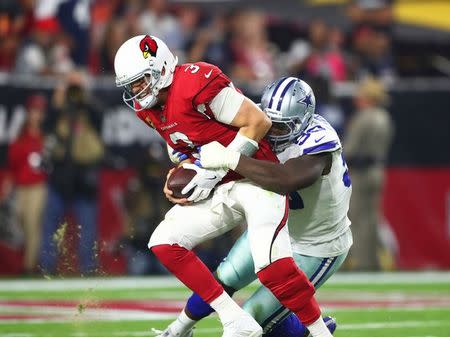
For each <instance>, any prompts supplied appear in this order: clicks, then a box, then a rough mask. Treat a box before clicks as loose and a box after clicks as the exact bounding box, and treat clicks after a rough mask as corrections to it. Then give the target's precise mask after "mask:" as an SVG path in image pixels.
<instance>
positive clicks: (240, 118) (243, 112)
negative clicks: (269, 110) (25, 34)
mask: <svg viewBox="0 0 450 337" xmlns="http://www.w3.org/2000/svg"><path fill="white" fill-rule="evenodd" d="M230 125H232V126H234V127H237V128H239V133H240V134H241V135H242V136H245V137H247V138H249V139H252V140H254V141H256V142H259V141H260V140H261V139H262V138H264V136H265V135H266V133H267V131H269V129H270V127H271V126H272V122H271V121H270V118H269V117H267V115H266V114H265V113H264V112H263V111H262V110H261V109H260V108H259V107H258V106H257V105H256V104H255V103H253V102H252V101H251V100H250V99H248V98H247V97H244V98H243V101H242V104H241V106H240V107H239V110H238V111H237V113H236V116H235V117H234V118H233V120H232V121H231V123H230Z"/></svg>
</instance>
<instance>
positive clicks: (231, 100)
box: [192, 66, 272, 157]
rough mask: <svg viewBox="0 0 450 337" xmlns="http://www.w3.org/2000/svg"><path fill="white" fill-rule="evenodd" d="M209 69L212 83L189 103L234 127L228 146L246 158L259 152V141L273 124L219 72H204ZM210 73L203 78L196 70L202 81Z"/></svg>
mask: <svg viewBox="0 0 450 337" xmlns="http://www.w3.org/2000/svg"><path fill="white" fill-rule="evenodd" d="M208 70H209V72H210V73H211V77H210V78H211V79H212V80H210V81H209V82H207V83H206V84H205V85H204V87H203V88H202V89H201V90H200V91H199V93H198V94H197V95H195V97H194V99H193V101H192V104H193V106H194V108H195V109H197V110H198V111H199V112H201V113H203V112H204V110H203V109H205V107H206V108H207V109H206V114H207V115H208V116H210V117H212V118H214V119H215V120H217V121H219V122H221V123H223V124H227V125H231V126H233V127H235V128H237V129H238V133H237V135H236V137H235V139H233V140H232V141H231V143H230V144H228V147H230V148H231V149H233V150H235V151H237V152H240V153H242V154H244V155H246V156H249V157H251V156H253V154H254V153H255V152H256V151H257V150H258V142H259V141H260V140H261V139H262V138H263V137H264V136H265V135H266V133H267V131H268V130H269V129H270V127H271V125H272V122H271V121H270V118H269V117H267V116H266V114H265V113H264V112H263V111H262V110H261V109H260V108H259V107H258V106H257V105H256V104H255V103H253V102H252V101H251V100H250V99H248V98H247V97H245V95H243V94H242V93H241V92H240V91H239V90H237V89H236V88H235V87H234V86H233V84H232V83H231V81H230V79H229V78H228V77H227V76H225V75H224V74H223V73H222V72H221V71H220V69H218V68H217V67H210V66H205V70H204V72H207V71H208ZM209 72H208V73H207V74H206V75H204V76H203V77H202V73H201V71H199V72H198V78H199V80H201V81H204V80H205V79H204V77H206V76H207V75H209ZM196 74H197V73H196ZM202 111H203V112H202Z"/></svg>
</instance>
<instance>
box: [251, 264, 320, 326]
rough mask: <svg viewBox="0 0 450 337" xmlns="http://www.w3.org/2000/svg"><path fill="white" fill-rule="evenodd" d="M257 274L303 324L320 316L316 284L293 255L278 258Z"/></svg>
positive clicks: (309, 322) (311, 321)
mask: <svg viewBox="0 0 450 337" xmlns="http://www.w3.org/2000/svg"><path fill="white" fill-rule="evenodd" d="M257 274H258V278H259V280H260V281H261V283H262V284H263V285H264V286H265V287H266V288H268V289H269V290H270V291H271V292H272V293H273V294H274V295H275V297H276V298H277V299H278V300H279V301H280V302H281V304H283V306H284V307H286V308H288V309H289V310H291V311H292V312H293V313H295V314H296V315H297V317H298V318H299V319H300V321H301V322H302V323H303V324H305V325H306V326H308V324H311V323H313V322H315V321H317V319H318V318H319V317H320V308H319V305H318V303H317V302H316V300H315V298H314V292H315V289H314V286H313V285H312V284H311V282H310V281H309V280H308V277H307V276H306V275H305V273H304V272H302V271H301V270H300V269H299V268H298V267H297V266H296V264H295V262H294V260H293V259H292V258H291V257H286V258H282V259H280V260H277V261H275V262H273V263H271V264H270V265H268V266H267V267H266V268H264V269H263V270H260V271H259V272H258V273H257Z"/></svg>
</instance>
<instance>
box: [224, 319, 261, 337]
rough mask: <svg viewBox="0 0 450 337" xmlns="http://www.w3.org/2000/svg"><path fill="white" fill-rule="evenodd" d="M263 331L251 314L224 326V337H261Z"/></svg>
mask: <svg viewBox="0 0 450 337" xmlns="http://www.w3.org/2000/svg"><path fill="white" fill-rule="evenodd" d="M262 333H263V330H262V328H261V326H260V325H259V324H258V323H257V322H256V321H255V319H254V318H253V317H252V316H250V315H249V314H245V315H242V316H241V317H239V318H238V319H236V320H234V321H231V322H229V323H225V324H224V325H223V335H222V337H261V336H262Z"/></svg>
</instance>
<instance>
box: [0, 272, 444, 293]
mask: <svg viewBox="0 0 450 337" xmlns="http://www.w3.org/2000/svg"><path fill="white" fill-rule="evenodd" d="M436 282H441V283H450V272H398V273H337V274H336V275H334V276H333V277H332V278H330V280H329V281H327V283H328V284H348V283H350V284H386V283H389V284H390V283H394V284H404V283H406V284H429V283H436ZM178 286H182V284H181V282H180V281H178V280H177V279H176V278H174V277H171V276H149V277H112V278H82V279H52V280H47V279H38V280H22V279H8V280H0V291H24V290H32V291H49V290H51V291H67V290H86V289H90V288H92V289H136V288H139V289H145V288H148V289H151V288H166V287H178Z"/></svg>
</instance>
